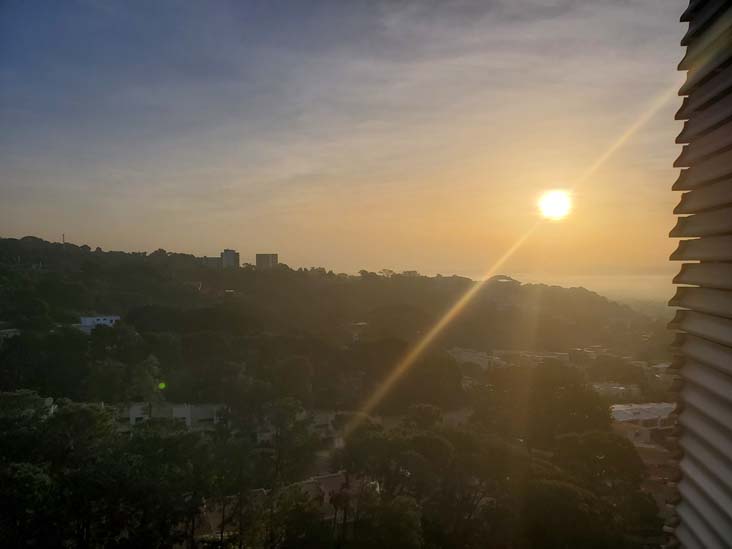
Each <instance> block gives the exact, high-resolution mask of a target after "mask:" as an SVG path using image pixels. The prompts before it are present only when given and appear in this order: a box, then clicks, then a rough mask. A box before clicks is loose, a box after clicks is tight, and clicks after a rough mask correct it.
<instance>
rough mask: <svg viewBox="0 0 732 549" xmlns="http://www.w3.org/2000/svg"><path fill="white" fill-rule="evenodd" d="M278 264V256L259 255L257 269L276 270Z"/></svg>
mask: <svg viewBox="0 0 732 549" xmlns="http://www.w3.org/2000/svg"><path fill="white" fill-rule="evenodd" d="M278 264H279V259H278V257H277V254H257V269H261V270H267V269H274V268H275V267H276V266H277V265H278Z"/></svg>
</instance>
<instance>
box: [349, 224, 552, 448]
mask: <svg viewBox="0 0 732 549" xmlns="http://www.w3.org/2000/svg"><path fill="white" fill-rule="evenodd" d="M540 224H541V222H539V223H536V224H534V225H533V226H532V227H531V229H529V230H528V231H527V232H526V233H524V234H523V236H521V237H520V238H519V239H518V240H517V241H516V242H515V243H514V244H513V245H512V246H511V247H510V248H509V249H508V250H506V252H505V253H504V254H503V255H502V256H501V257H499V258H498V260H496V262H495V263H494V264H493V265H492V266H491V267H490V269H488V271H487V272H486V273H485V274H484V275H483V278H482V280H480V281H478V282H476V283H475V284H473V285H472V286H471V287H470V288H469V289H468V291H466V292H465V293H464V294H463V295H462V296H461V297H460V299H458V300H457V301H456V302H455V304H454V305H453V306H452V307H450V309H449V310H448V311H447V312H446V313H445V314H444V315H442V317H441V318H440V320H438V321H437V323H436V324H435V325H434V326H432V328H431V329H430V331H429V332H427V333H426V334H425V335H424V336H423V337H422V339H420V340H419V341H418V342H417V343H416V345H414V347H412V348H411V349H410V350H409V352H408V353H407V354H406V355H405V356H404V357H403V358H402V359H401V360H400V361H399V362H398V363H397V365H396V366H395V367H394V369H393V370H392V371H391V373H389V375H388V377H387V378H386V379H385V380H384V381H383V382H382V383H381V384H380V385H379V387H378V388H377V389H376V391H374V393H373V394H372V395H371V396H370V397H369V399H368V400H367V401H366V402H365V403H364V404H363V406H362V407H361V409H360V410H359V411H360V412H361V413H362V414H365V415H368V414H369V413H371V412H372V411H373V410H374V408H376V406H378V405H379V403H380V402H381V401H382V400H383V399H384V397H385V396H386V395H387V393H389V391H390V390H391V388H392V387H393V386H394V384H395V383H396V382H397V381H399V379H400V378H401V377H402V376H403V375H404V373H405V372H406V371H407V370H409V368H411V367H412V365H413V364H414V363H415V362H416V360H417V359H418V358H419V357H420V356H421V355H422V353H423V352H424V351H425V349H427V347H429V346H430V344H431V343H432V342H433V341H434V340H435V338H436V337H437V336H438V335H439V334H440V333H441V332H442V331H443V330H444V329H445V327H446V326H447V325H448V324H450V322H452V320H453V319H454V318H455V317H457V316H458V315H459V314H460V312H461V311H462V310H463V309H464V308H465V306H466V305H467V304H468V303H470V301H471V300H472V299H473V297H475V295H476V294H477V293H478V292H479V291H480V289H481V288H482V287H483V286H484V285H485V284H486V282H487V281H488V280H489V279H490V277H492V276H493V275H495V274H496V272H497V271H498V269H500V268H501V266H502V265H503V264H504V263H505V262H506V261H507V260H508V259H509V258H510V257H511V256H512V255H513V254H514V253H515V252H516V250H518V249H519V248H520V247H521V246H522V245H523V243H524V242H526V241H527V240H528V239H529V237H530V236H531V235H532V234H533V233H534V231H536V229H537V227H538V226H539V225H540ZM362 419H363V416H362V415H360V414H359V415H356V416H355V417H354V419H353V420H352V421H351V422H350V423H349V424H347V425H346V426H345V428H344V431H343V436H344V437H348V436H349V435H350V434H351V433H353V431H354V430H355V429H356V428H357V427H358V426H359V425H360V423H361V421H362Z"/></svg>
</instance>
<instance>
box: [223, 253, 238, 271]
mask: <svg viewBox="0 0 732 549" xmlns="http://www.w3.org/2000/svg"><path fill="white" fill-rule="evenodd" d="M221 267H222V268H224V269H238V268H239V252H237V251H236V250H229V249H228V248H227V249H225V250H224V251H223V252H221Z"/></svg>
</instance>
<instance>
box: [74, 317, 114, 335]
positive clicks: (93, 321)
mask: <svg viewBox="0 0 732 549" xmlns="http://www.w3.org/2000/svg"><path fill="white" fill-rule="evenodd" d="M119 321H120V317H119V316H117V315H103V316H82V317H81V318H80V323H79V325H78V328H79V329H80V330H81V331H82V332H84V333H86V334H91V333H92V330H94V328H96V327H97V326H107V327H109V328H111V327H113V326H114V325H115V324H117V322H119Z"/></svg>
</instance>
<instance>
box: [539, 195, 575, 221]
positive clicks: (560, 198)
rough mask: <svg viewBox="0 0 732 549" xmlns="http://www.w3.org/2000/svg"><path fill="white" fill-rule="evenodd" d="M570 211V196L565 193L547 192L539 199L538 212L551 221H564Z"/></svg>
mask: <svg viewBox="0 0 732 549" xmlns="http://www.w3.org/2000/svg"><path fill="white" fill-rule="evenodd" d="M571 209H572V196H571V195H570V194H569V192H567V191H547V192H545V193H544V194H542V195H541V198H539V211H540V212H541V215H542V216H543V217H546V218H547V219H551V220H552V221H559V220H560V219H564V218H565V217H567V215H568V214H569V211H570V210H571Z"/></svg>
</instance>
